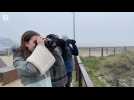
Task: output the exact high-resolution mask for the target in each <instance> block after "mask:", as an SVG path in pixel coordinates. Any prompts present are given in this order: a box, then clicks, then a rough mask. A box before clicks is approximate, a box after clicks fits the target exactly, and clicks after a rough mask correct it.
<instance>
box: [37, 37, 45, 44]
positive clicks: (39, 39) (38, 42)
mask: <svg viewBox="0 0 134 100" xmlns="http://www.w3.org/2000/svg"><path fill="white" fill-rule="evenodd" d="M46 41H47V40H46V38H42V37H38V38H37V44H41V45H44V43H45V42H46Z"/></svg>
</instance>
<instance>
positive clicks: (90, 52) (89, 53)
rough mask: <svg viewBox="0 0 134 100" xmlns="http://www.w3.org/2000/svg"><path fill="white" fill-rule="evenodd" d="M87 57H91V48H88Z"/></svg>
mask: <svg viewBox="0 0 134 100" xmlns="http://www.w3.org/2000/svg"><path fill="white" fill-rule="evenodd" d="M89 56H91V48H89Z"/></svg>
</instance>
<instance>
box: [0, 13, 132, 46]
mask: <svg viewBox="0 0 134 100" xmlns="http://www.w3.org/2000/svg"><path fill="white" fill-rule="evenodd" d="M75 14H76V24H75V25H76V40H77V44H78V45H79V46H124V45H130V46H132V45H133V46H134V13H133V12H76V13H75ZM27 30H34V31H37V32H39V33H41V34H42V35H44V36H45V35H47V34H49V33H54V34H59V35H62V34H67V35H68V36H69V37H70V38H73V15H72V12H0V37H9V38H11V39H12V40H14V41H17V42H19V41H20V38H21V35H22V34H23V33H24V32H25V31H27Z"/></svg>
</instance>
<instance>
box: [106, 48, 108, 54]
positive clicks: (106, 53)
mask: <svg viewBox="0 0 134 100" xmlns="http://www.w3.org/2000/svg"><path fill="white" fill-rule="evenodd" d="M106 55H107V56H108V48H106Z"/></svg>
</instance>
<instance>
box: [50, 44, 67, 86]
mask: <svg viewBox="0 0 134 100" xmlns="http://www.w3.org/2000/svg"><path fill="white" fill-rule="evenodd" d="M51 52H52V54H53V56H54V57H55V59H56V61H55V63H54V65H53V66H52V68H51V69H50V74H51V79H52V86H53V87H64V86H65V84H66V83H67V76H66V68H65V64H64V61H63V58H62V56H61V50H60V48H59V47H56V48H55V49H54V50H52V51H51Z"/></svg>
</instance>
